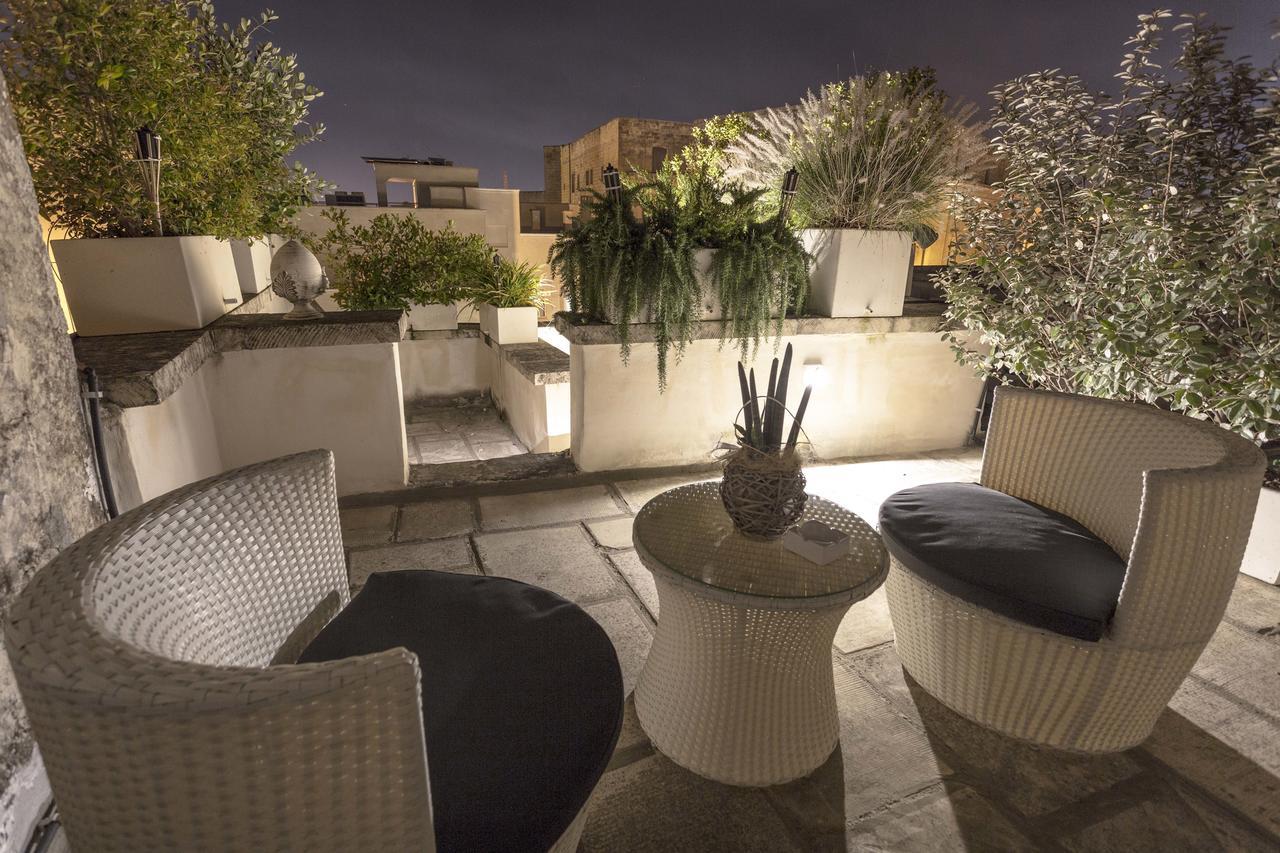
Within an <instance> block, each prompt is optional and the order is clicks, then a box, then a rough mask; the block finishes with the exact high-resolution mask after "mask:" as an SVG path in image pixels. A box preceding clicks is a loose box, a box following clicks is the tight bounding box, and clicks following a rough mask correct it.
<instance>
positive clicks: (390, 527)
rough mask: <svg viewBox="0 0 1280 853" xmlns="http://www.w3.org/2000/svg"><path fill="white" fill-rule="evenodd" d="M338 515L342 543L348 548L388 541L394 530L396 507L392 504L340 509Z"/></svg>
mask: <svg viewBox="0 0 1280 853" xmlns="http://www.w3.org/2000/svg"><path fill="white" fill-rule="evenodd" d="M338 515H339V517H340V518H341V519H342V544H343V545H345V546H346V547H348V548H358V547H361V546H363V545H381V544H382V543H384V542H390V541H391V536H392V534H393V533H394V532H395V524H396V508H395V507H394V506H369V507H357V508H355V509H344V510H340V511H339V513H338Z"/></svg>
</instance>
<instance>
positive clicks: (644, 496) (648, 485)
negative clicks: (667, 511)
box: [614, 473, 720, 512]
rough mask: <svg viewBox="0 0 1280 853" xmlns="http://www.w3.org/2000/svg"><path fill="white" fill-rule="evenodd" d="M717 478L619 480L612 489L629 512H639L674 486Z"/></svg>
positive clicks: (694, 475)
mask: <svg viewBox="0 0 1280 853" xmlns="http://www.w3.org/2000/svg"><path fill="white" fill-rule="evenodd" d="M719 477H720V475H719V474H718V473H715V474H706V473H690V474H675V475H672V476H669V477H649V478H646V479H643V480H619V481H618V482H616V483H614V487H615V488H617V490H618V493H619V494H620V495H622V498H623V500H625V501H626V502H627V506H629V507H630V508H631V511H632V512H639V511H640V509H641V508H642V507H643V506H644V505H645V504H646V503H648V502H649V501H651V500H653V499H654V498H656V497H657V496H658V495H660V494H662V493H663V492H665V491H667V489H674V488H675V487H676V486H684V485H687V484H689V483H701V482H702V481H704V480H716V479H719Z"/></svg>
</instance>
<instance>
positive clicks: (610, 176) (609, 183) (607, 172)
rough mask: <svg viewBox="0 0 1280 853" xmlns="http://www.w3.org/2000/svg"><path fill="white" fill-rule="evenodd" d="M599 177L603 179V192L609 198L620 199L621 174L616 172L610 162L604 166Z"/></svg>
mask: <svg viewBox="0 0 1280 853" xmlns="http://www.w3.org/2000/svg"><path fill="white" fill-rule="evenodd" d="M600 177H602V178H603V179H604V194H605V195H606V196H608V197H609V200H610V201H622V176H621V175H619V174H618V170H617V169H615V168H613V164H612V163H610V164H609V165H608V166H605V167H604V171H603V172H601V173H600Z"/></svg>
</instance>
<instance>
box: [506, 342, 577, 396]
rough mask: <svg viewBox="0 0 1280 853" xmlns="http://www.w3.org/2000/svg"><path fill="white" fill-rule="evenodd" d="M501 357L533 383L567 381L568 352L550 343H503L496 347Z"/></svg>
mask: <svg viewBox="0 0 1280 853" xmlns="http://www.w3.org/2000/svg"><path fill="white" fill-rule="evenodd" d="M498 350H499V353H500V355H501V357H502V359H503V361H506V362H507V363H509V364H510V365H511V366H512V367H514V368H515V369H516V370H518V371H520V373H521V374H522V375H523V376H524V377H525V378H526V379H528V380H529V381H530V382H532V383H533V384H534V385H555V384H557V383H560V382H568V381H569V354H568V353H565V352H561V351H560V350H558V349H556V348H555V347H553V346H552V345H551V344H549V343H546V342H544V341H537V342H536V343H529V344H503V345H502V346H500V347H498Z"/></svg>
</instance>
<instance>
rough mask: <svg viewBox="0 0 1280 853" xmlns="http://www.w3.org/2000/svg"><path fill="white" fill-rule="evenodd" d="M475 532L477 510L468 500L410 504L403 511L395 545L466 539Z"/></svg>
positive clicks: (454, 499)
mask: <svg viewBox="0 0 1280 853" xmlns="http://www.w3.org/2000/svg"><path fill="white" fill-rule="evenodd" d="M475 528H476V516H475V510H474V509H473V508H472V505H471V501H469V500H465V499H458V498H451V499H447V500H439V501H426V502H424V503H416V504H407V505H405V506H403V507H401V508H400V526H399V527H398V528H397V530H396V541H398V542H411V541H413V540H415V539H444V538H447V537H450V536H463V535H465V534H467V533H470V532H471V531H473V530H475Z"/></svg>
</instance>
